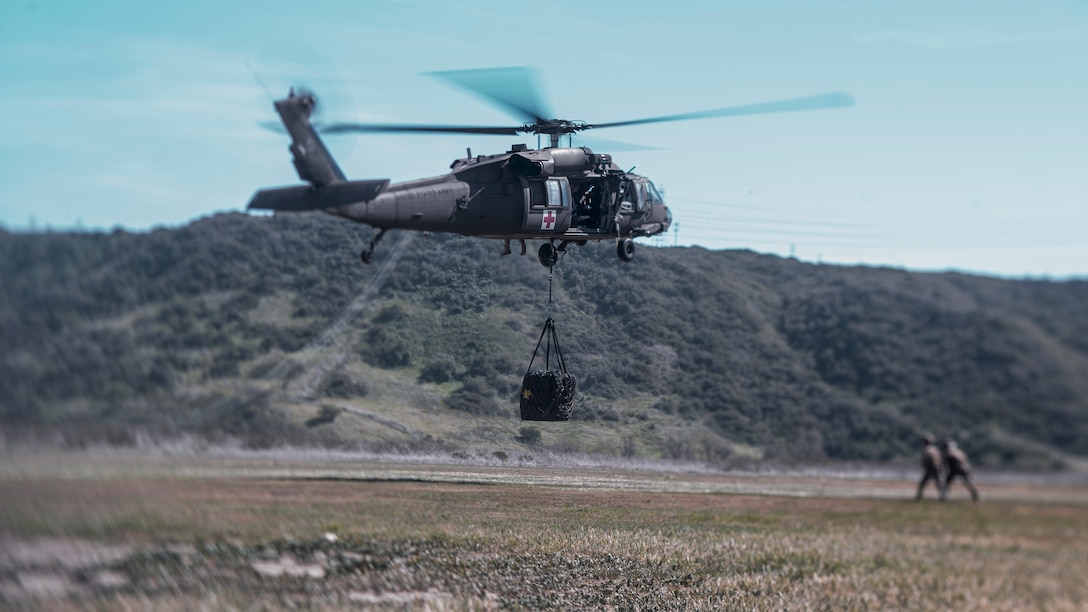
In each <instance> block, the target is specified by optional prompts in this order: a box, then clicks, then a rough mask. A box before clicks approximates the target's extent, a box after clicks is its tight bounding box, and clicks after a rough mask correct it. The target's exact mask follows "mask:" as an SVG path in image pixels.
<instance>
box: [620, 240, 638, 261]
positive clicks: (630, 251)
mask: <svg viewBox="0 0 1088 612" xmlns="http://www.w3.org/2000/svg"><path fill="white" fill-rule="evenodd" d="M616 255H619V256H620V259H621V260H623V261H631V260H632V259H634V258H635V241H634V240H631V239H630V238H621V239H620V240H619V241H618V242H616Z"/></svg>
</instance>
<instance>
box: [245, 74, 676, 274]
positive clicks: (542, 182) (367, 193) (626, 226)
mask: <svg viewBox="0 0 1088 612" xmlns="http://www.w3.org/2000/svg"><path fill="white" fill-rule="evenodd" d="M275 105H276V111H277V112H278V113H279V114H280V117H281V119H282V120H283V125H284V127H285V128H286V129H287V132H288V133H289V134H290V136H291V147H290V151H291V154H292V156H293V162H294V165H295V169H296V170H297V172H298V175H299V178H301V179H302V180H303V181H306V182H307V183H309V184H308V185H299V186H293V187H280V188H272V189H261V190H258V191H257V193H255V194H254V195H253V198H252V199H251V200H250V202H249V208H256V209H266V210H275V211H294V212H301V211H322V212H325V213H328V214H332V215H336V216H338V217H343V218H345V219H350V220H352V221H357V222H359V223H365V224H367V225H370V226H372V227H374V228H376V229H378V233H377V235H376V236H375V237H374V238H373V239H372V240H371V242H370V246H369V247H368V248H367V249H365V250H364V251H363V252H362V254H361V257H362V259H363V261H364V262H369V261H370V259H371V257H372V256H373V253H374V247H375V245H376V244H377V242H378V240H379V239H380V238H381V236H382V235H383V234H384V233H385V232H386V231H387V230H391V229H400V230H414V231H422V232H443V233H451V234H463V235H466V236H479V237H483V238H500V239H504V240H511V239H519V240H530V239H531V240H544V241H546V242H545V244H543V245H541V248H540V252H539V255H538V256H539V258H540V262H541V263H542V264H544V265H547V266H551V265H554V264H555V262H556V261H557V260H558V257H559V253H561V252H562V251H564V250H565V248H566V246H567V245H568V244H572V243H574V244H585V243H586V242H588V241H598V240H607V239H615V240H616V247H617V248H616V252H617V254H618V255H619V257H620V259H623V260H624V261H630V260H631V258H632V257H633V255H634V242H633V241H632V239H633V238H638V237H643V236H653V235H655V234H660V233H662V232H665V231H667V230H668V229H669V223H670V222H671V220H672V216H671V214H670V213H669V210H668V208H667V207H666V206H665V202H664V201H663V200H662V198H661V195H660V194H659V193H658V191H657V189H656V188H655V187H654V184H653V183H652V182H650V180H649V179H648V178H646V177H644V176H639V175H637V174H632V173H630V172H624V171H623V170H621V169H620V168H619V167H617V166H616V165H615V164H613V163H612V158H611V156H609V155H606V154H597V153H594V152H593V151H591V150H590V149H588V148H585V147H582V148H559V147H554V148H547V149H529V148H528V147H526V146H525V145H515V146H514V147H512V148H511V150H510V151H507V152H506V153H501V154H498V155H478V156H476V157H473V156H472V155H471V153H469V154H468V156H467V157H465V158H463V159H458V160H455V161H454V162H453V163H452V164H451V165H450V172H449V173H447V174H444V175H442V176H435V177H431V178H424V179H418V180H414V181H407V182H403V183H393V184H390V182H389V180H388V179H372V180H355V181H352V180H348V179H347V178H346V177H345V176H344V173H343V172H342V171H341V170H340V167H339V166H338V165H337V164H336V162H335V160H333V158H332V156H331V155H330V154H329V151H328V149H327V148H326V147H325V145H324V143H323V142H322V140H321V138H320V137H319V136H318V135H317V133H316V132H315V131H314V129H313V126H312V125H311V124H310V121H309V117H310V114H311V112H312V111H313V108H314V105H315V100H314V99H313V97H312V96H311V95H308V94H307V95H298V96H296V95H295V94H294V92H293V91H292V92H291V94H290V95H288V97H286V98H283V99H281V100H277V101H276V103H275ZM555 243H558V244H555Z"/></svg>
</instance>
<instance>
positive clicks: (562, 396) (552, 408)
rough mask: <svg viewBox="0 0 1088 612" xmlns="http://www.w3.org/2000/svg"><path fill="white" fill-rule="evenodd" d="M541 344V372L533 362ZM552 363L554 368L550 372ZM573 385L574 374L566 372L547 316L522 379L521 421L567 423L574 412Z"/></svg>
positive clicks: (553, 324) (557, 341) (551, 324)
mask: <svg viewBox="0 0 1088 612" xmlns="http://www.w3.org/2000/svg"><path fill="white" fill-rule="evenodd" d="M541 345H543V346H544V369H543V370H533V362H535V361H536V356H537V354H538V353H539V352H540V347H541ZM553 356H554V359H553ZM553 361H554V362H555V366H556V369H552V362H553ZM575 382H576V381H575V378H574V375H573V374H568V373H567V366H566V364H565V363H563V353H562V351H560V349H559V338H558V336H556V334H555V323H554V322H553V321H552V318H551V317H548V320H547V321H545V322H544V330H543V331H541V332H540V340H538V341H537V343H536V349H535V350H534V351H533V358H532V359H530V360H529V367H528V368H527V369H526V371H525V379H524V380H523V381H522V382H521V420H523V421H569V420H570V415H571V412H573V411H574V387H575Z"/></svg>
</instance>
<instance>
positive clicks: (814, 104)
mask: <svg viewBox="0 0 1088 612" xmlns="http://www.w3.org/2000/svg"><path fill="white" fill-rule="evenodd" d="M853 104H854V99H853V98H852V97H850V95H849V94H846V93H843V92H841V91H840V92H835V93H829V94H824V95H821V96H810V97H808V98H793V99H790V100H778V101H777V102H763V103H760V104H749V105H747V106H730V107H727V108H717V109H713V110H705V111H698V112H694V113H681V114H679V115H663V116H661V117H650V118H647V119H632V120H630V121H614V122H612V123H594V124H592V125H589V126H586V127H587V128H606V127H617V126H621V125H638V124H641V123H661V122H663V121H686V120H688V119H707V118H711V117H731V116H734V115H760V114H764V113H787V112H792V111H802V110H816V109H820V108H838V107H842V106H853Z"/></svg>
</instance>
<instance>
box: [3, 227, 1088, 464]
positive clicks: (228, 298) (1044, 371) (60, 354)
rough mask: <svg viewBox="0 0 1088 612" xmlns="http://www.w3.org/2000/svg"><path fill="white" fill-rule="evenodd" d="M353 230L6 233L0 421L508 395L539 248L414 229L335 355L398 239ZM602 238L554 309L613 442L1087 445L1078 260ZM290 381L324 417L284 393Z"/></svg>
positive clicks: (584, 411)
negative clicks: (839, 262) (858, 255)
mask: <svg viewBox="0 0 1088 612" xmlns="http://www.w3.org/2000/svg"><path fill="white" fill-rule="evenodd" d="M366 237H367V230H366V229H365V228H361V227H360V226H356V225H353V224H350V223H345V222H343V221H339V220H336V219H332V218H327V217H323V216H320V215H300V216H278V217H247V216H245V215H240V214H225V215H217V216H214V217H209V218H206V219H202V220H199V221H197V222H194V223H192V224H190V225H188V226H185V227H182V228H178V229H169V230H156V231H152V232H149V233H139V234H130V233H126V232H120V231H118V232H114V233H112V234H103V233H74V234H71V233H47V234H12V233H6V232H0V279H2V281H3V283H2V287H3V289H2V290H0V335H2V338H3V348H2V349H0V422H3V423H6V424H7V425H8V426H15V425H20V426H33V427H40V426H65V425H68V426H72V425H81V426H87V424H90V423H96V424H103V423H105V424H113V425H117V426H119V427H129V426H132V425H139V426H141V427H147V428H154V429H165V430H185V431H190V430H198V431H226V432H228V433H245V432H247V431H252V430H255V429H256V430H265V431H267V430H269V429H271V430H274V431H276V432H279V433H278V434H277V435H283V436H288V437H291V436H294V437H295V438H297V439H299V440H302V439H305V438H312V437H313V436H312V434H314V432H319V433H320V435H321V436H325V437H331V438H337V437H339V438H341V439H342V438H344V434H343V432H339V433H337V432H336V431H335V428H333V429H330V428H329V427H326V426H325V424H333V422H334V421H336V415H337V414H338V411H339V409H337V408H335V405H334V404H335V402H336V401H341V402H348V403H349V404H350V403H351V402H353V401H357V400H359V398H363V397H367V396H368V393H369V392H370V390H371V388H372V387H375V385H379V381H378V380H377V379H378V378H381V376H385V375H384V374H380V373H382V372H386V373H388V375H389V376H394V377H395V378H397V379H398V380H401V381H407V383H406V384H407V385H409V386H415V387H418V389H419V390H418V391H410V390H408V391H405V390H402V391H400V393H402V394H411V395H412V396H413V397H415V398H416V399H413V400H411V402H409V403H412V404H413V405H414V406H416V407H417V408H419V409H421V410H422V409H426V410H430V411H431V413H434V412H435V411H438V415H439V418H445V417H442V416H441V414H443V413H444V414H446V415H456V414H460V415H464V416H465V417H466V418H471V419H477V422H479V423H494V422H499V421H511V420H513V419H515V418H516V417H515V410H516V401H517V392H518V390H519V385H520V380H521V376H522V374H523V373H524V368H525V366H526V364H527V362H528V357H529V356H530V355H531V351H532V347H533V346H534V345H535V343H536V340H537V338H538V336H539V333H540V327H541V326H542V324H543V321H544V319H545V318H546V316H548V312H549V309H548V307H547V304H546V301H547V290H548V273H547V270H545V269H544V268H542V267H541V266H540V265H539V264H538V263H537V262H536V260H535V258H534V257H531V256H530V257H524V258H522V257H518V256H516V255H515V256H513V257H502V258H500V257H498V251H499V248H498V247H499V245H498V243H496V242H493V241H486V240H478V239H469V238H461V237H451V236H437V235H436V236H428V237H426V238H422V237H420V238H416V239H415V241H414V242H413V243H412V245H411V246H410V247H409V250H408V252H407V253H406V254H405V256H404V258H403V259H402V260H401V261H400V263H399V264H398V265H397V266H396V268H395V269H393V271H392V273H391V275H390V276H389V278H388V280H387V282H386V283H385V285H384V287H383V288H382V290H381V292H380V293H378V294H377V296H376V297H375V298H374V299H373V300H372V303H371V304H370V305H369V307H368V308H367V309H366V310H365V312H364V313H363V314H362V316H361V317H360V318H359V319H357V320H355V321H354V322H353V324H352V325H351V326H350V327H349V329H347V331H345V332H344V333H343V334H341V337H339V338H337V339H336V340H337V341H336V345H335V346H334V347H333V348H331V349H329V350H327V351H326V352H327V353H329V355H331V357H329V358H323V359H322V358H318V359H316V361H315V359H314V358H313V352H312V351H311V352H307V353H300V350H301V349H304V348H305V347H306V345H307V343H308V342H310V341H311V340H312V339H313V338H315V337H316V336H317V335H318V334H319V333H320V332H321V331H322V330H323V329H325V328H326V327H327V326H328V325H329V324H330V323H331V322H332V321H333V320H335V319H336V318H337V316H338V315H339V314H340V313H341V312H342V311H344V309H345V308H346V307H347V306H348V305H349V304H350V303H351V302H352V300H353V298H354V297H355V296H356V295H358V294H359V293H360V292H361V291H362V290H363V289H364V288H365V287H366V286H367V283H369V282H370V280H371V279H372V278H373V276H374V275H375V274H376V271H377V270H378V269H379V267H380V265H381V264H382V262H383V261H384V258H388V257H389V256H390V254H391V253H392V251H393V249H394V248H395V245H394V243H395V240H396V237H392V238H387V239H386V241H385V242H384V243H383V247H384V250H380V251H379V253H378V261H377V262H376V263H375V264H374V266H363V265H362V264H360V263H359V262H358V259H357V257H356V256H355V253H357V251H358V249H359V248H360V247H361V246H362V245H363V244H364V243H365V241H364V239H365V238H366ZM608 247H609V245H607V244H605V245H590V246H587V247H585V248H581V249H578V248H572V249H571V251H570V252H569V254H568V255H567V256H566V257H564V259H563V260H562V261H561V262H560V264H559V266H557V268H556V270H555V284H554V295H555V303H554V304H553V305H552V307H551V310H550V312H551V313H552V315H553V316H554V318H555V321H556V325H557V328H558V331H559V335H560V340H561V342H562V345H563V350H564V355H565V357H566V361H567V365H568V368H569V369H570V370H571V371H572V373H574V374H575V375H576V376H577V377H578V385H579V398H578V404H577V406H576V410H575V419H579V420H581V422H582V425H584V426H586V427H592V428H596V429H598V430H613V431H616V432H620V433H619V435H621V436H622V437H623V439H624V442H623V444H622V446H623V448H624V451H623V452H634V451H635V450H637V449H642V450H644V451H646V452H651V453H655V454H660V455H663V456H666V457H670V456H671V457H685V455H686V454H690V453H691V452H692V451H691V448H690V446H687V447H686V446H684V445H675V444H671V443H670V440H675V438H676V437H677V436H686V435H689V434H691V432H696V431H700V432H704V434H702V435H704V436H705V437H704V438H703V441H702V446H703V451H704V453H705V456H706V458H711V457H712V456H713V455H718V456H728V455H729V454H730V453H732V452H734V449H737V448H755V449H759V452H760V453H761V454H762V456H764V457H778V458H783V459H802V460H804V459H823V458H832V459H864V460H889V459H901V458H908V457H909V458H913V457H914V455H915V454H916V450H917V448H916V447H917V437H918V435H919V433H920V432H922V431H934V432H937V433H938V434H939V435H956V436H960V437H961V438H962V437H966V438H968V439H969V440H970V441H971V445H970V446H969V449H971V450H972V451H973V455H974V456H975V458H976V461H977V462H980V463H984V464H993V465H1019V466H1035V467H1040V466H1049V465H1052V464H1053V461H1054V458H1056V457H1060V456H1061V455H1062V454H1074V455H1088V340H1086V338H1088V311H1086V310H1085V309H1084V308H1083V306H1082V305H1083V304H1084V303H1085V301H1086V298H1088V283H1086V282H1081V281H1070V282H1047V281H1027V280H1025V281H1012V280H998V279H992V278H982V277H973V276H968V275H962V274H951V273H949V274H922V273H910V272H905V271H901V270H895V269H877V268H864V267H841V266H826V265H812V264H804V263H800V262H797V261H793V260H788V259H781V258H778V257H772V256H764V255H758V254H755V253H752V252H748V251H706V250H703V249H699V248H642V249H641V250H640V251H639V253H638V255H637V257H636V259H635V261H633V262H630V263H627V264H624V263H622V262H620V261H618V260H617V259H616V257H615V254H614V252H613V249H611V248H608ZM315 363H316V365H315ZM285 364H286V365H285ZM270 373H274V374H277V375H280V376H281V378H283V383H282V386H279V387H276V386H274V385H269V384H268V382H269V380H268V379H269V376H270ZM383 380H385V379H383ZM257 383H261V385H262V386H260V389H261V392H259V393H256V392H247V391H245V389H247V388H251V387H252V385H254V384H257ZM381 384H385V383H381ZM247 385H249V387H247ZM404 388H406V387H403V386H402V389H404ZM284 394H287V395H292V396H293V397H294V399H295V400H298V399H299V397H301V398H302V399H303V400H305V401H306V402H309V404H310V405H313V406H315V407H319V406H322V405H323V404H324V408H321V409H322V410H324V412H323V413H321V414H322V415H323V416H320V415H319V416H320V418H318V417H315V416H314V414H310V415H309V417H313V418H315V419H317V420H316V421H314V420H312V419H311V422H310V424H311V427H310V428H307V427H305V426H304V425H302V424H300V423H296V422H294V421H292V420H291V419H290V418H287V419H286V420H284V419H283V418H281V417H279V416H276V415H277V414H278V412H277V411H275V410H268V408H269V407H272V406H276V405H278V404H280V403H282V401H281V400H282V398H281V396H282V395H284ZM239 397H241V398H242V400H240V401H234V400H231V398H235V399H237V398H239ZM377 397H378V394H377V393H375V394H371V399H372V400H374V401H378V400H377V399H375V398H377ZM382 397H385V396H382ZM224 402H226V403H224ZM315 410H317V408H315ZM309 417H308V418H309ZM296 420H297V419H296ZM318 425H319V426H318ZM446 433H447V434H448V435H451V436H452V434H450V432H446ZM437 437H439V438H442V437H444V436H443V435H442V432H438V436H437ZM636 438H637V440H639V441H641V442H640V443H639V444H634V443H632V442H631V441H632V440H635V439H636ZM685 458H691V457H685Z"/></svg>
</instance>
